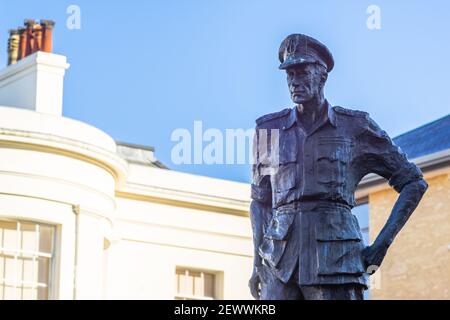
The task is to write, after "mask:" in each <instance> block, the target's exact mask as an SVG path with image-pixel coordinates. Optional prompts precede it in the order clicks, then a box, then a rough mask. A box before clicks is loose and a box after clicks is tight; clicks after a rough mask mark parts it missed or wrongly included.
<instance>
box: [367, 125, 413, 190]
mask: <svg viewBox="0 0 450 320" xmlns="http://www.w3.org/2000/svg"><path fill="white" fill-rule="evenodd" d="M359 140H360V142H361V152H362V153H363V158H364V163H365V166H366V168H365V169H366V171H367V173H376V174H378V175H380V176H382V177H384V178H386V179H387V180H388V181H389V185H390V186H392V187H393V188H394V189H395V190H396V191H397V192H401V190H402V189H403V187H404V186H405V185H407V184H408V183H411V182H414V181H417V180H420V179H422V172H421V170H420V169H419V168H418V167H417V166H416V165H415V164H413V163H411V162H409V161H408V159H407V157H406V154H405V153H404V152H403V151H402V149H401V148H400V147H398V146H397V145H395V143H394V142H393V141H392V140H391V139H390V138H389V136H388V135H387V133H386V132H385V131H384V130H382V129H381V128H380V127H379V126H378V124H377V123H376V122H375V121H374V120H372V119H371V118H370V117H368V123H367V125H366V127H365V130H364V131H363V133H362V134H361V135H360V137H359Z"/></svg>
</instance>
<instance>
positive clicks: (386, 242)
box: [249, 34, 427, 300]
mask: <svg viewBox="0 0 450 320" xmlns="http://www.w3.org/2000/svg"><path fill="white" fill-rule="evenodd" d="M279 59H280V62H281V65H280V69H283V70H285V71H286V75H287V83H288V87H289V91H290V94H291V98H292V101H293V102H294V104H295V106H294V107H293V108H292V109H289V108H288V109H284V110H282V111H279V112H275V113H272V114H267V115H264V116H262V117H260V118H259V119H257V120H256V134H255V142H254V146H255V157H256V161H255V164H254V165H253V183H252V199H253V201H252V204H251V214H250V217H251V222H252V228H253V242H254V248H255V250H254V253H255V259H254V270H253V275H252V277H251V279H250V281H249V286H250V290H251V293H252V295H253V296H254V297H255V298H256V299H264V300H266V299H362V298H363V291H364V289H366V288H367V277H368V275H369V274H371V273H372V272H374V270H376V269H377V268H378V267H379V266H380V265H381V262H382V261H383V259H384V256H385V255H386V252H387V250H388V248H389V246H390V245H391V244H392V242H393V241H394V238H395V236H396V235H397V233H398V232H399V231H400V230H401V229H402V227H403V226H404V224H405V223H406V221H407V220H408V218H409V216H410V215H411V214H412V212H413V211H414V209H415V208H416V206H417V205H418V203H419V201H420V199H421V198H422V195H423V194H424V192H425V191H426V189H427V183H426V182H425V181H424V180H423V176H422V173H421V171H420V169H419V168H418V167H417V166H416V165H414V164H413V163H410V162H409V161H408V160H407V157H406V155H405V154H404V153H403V152H402V150H401V149H400V148H399V147H397V146H396V145H395V144H394V143H393V142H392V140H391V139H390V138H389V136H388V135H387V134H386V132H385V131H383V130H382V129H381V128H380V127H379V126H378V125H377V124H376V123H375V121H373V120H372V119H371V118H370V116H369V115H368V114H367V113H366V112H362V111H356V110H351V109H345V108H342V107H338V106H331V105H330V103H329V102H328V101H327V100H326V99H325V97H324V85H325V82H326V80H327V77H328V73H329V72H330V71H331V70H332V69H333V66H334V60H333V57H332V55H331V53H330V51H329V50H328V49H327V47H326V46H325V45H323V44H322V43H320V42H319V41H317V40H316V39H313V38H311V37H309V36H306V35H302V34H293V35H290V36H288V37H287V38H286V39H285V40H284V41H283V42H282V44H281V46H280V50H279ZM274 135H275V136H276V140H277V143H273V141H274V139H272V138H273V137H274ZM263 138H264V139H263ZM263 140H264V141H263ZM266 141H270V143H266ZM368 173H376V174H378V175H380V176H382V177H384V178H386V179H387V180H388V181H389V184H390V185H391V186H392V187H393V188H394V189H395V190H396V191H397V192H399V193H400V196H399V198H398V200H397V202H396V204H395V206H394V208H393V209H392V213H391V215H390V217H389V219H388V221H387V222H386V225H385V226H384V228H383V229H382V230H381V232H380V234H379V235H378V237H377V238H376V240H375V241H374V243H373V244H372V245H370V246H368V247H365V245H364V243H363V241H362V236H361V232H360V228H359V225H358V221H357V219H356V217H355V216H354V215H353V214H352V213H351V209H352V208H353V207H354V206H355V198H354V192H355V190H356V187H357V185H358V183H359V181H360V180H361V179H362V178H363V177H364V176H365V175H366V174H368Z"/></svg>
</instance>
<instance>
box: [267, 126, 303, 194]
mask: <svg viewBox="0 0 450 320" xmlns="http://www.w3.org/2000/svg"><path fill="white" fill-rule="evenodd" d="M277 152H278V153H277V154H278V157H277V161H275V162H273V163H272V170H273V175H272V181H271V182H272V188H273V190H274V191H275V192H278V193H280V192H281V193H282V192H285V191H288V190H291V189H293V188H295V187H296V186H297V183H298V172H297V155H298V147H297V139H296V135H295V131H294V130H292V129H291V130H289V131H281V133H280V141H279V148H278V151H277Z"/></svg>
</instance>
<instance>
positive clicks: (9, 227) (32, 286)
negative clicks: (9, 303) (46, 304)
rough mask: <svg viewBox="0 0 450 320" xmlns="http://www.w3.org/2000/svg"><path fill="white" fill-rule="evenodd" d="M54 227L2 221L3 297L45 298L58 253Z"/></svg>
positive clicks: (0, 280)
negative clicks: (55, 255)
mask: <svg viewBox="0 0 450 320" xmlns="http://www.w3.org/2000/svg"><path fill="white" fill-rule="evenodd" d="M54 236H55V228H54V227H53V226H49V225H45V224H39V223H32V222H22V221H6V220H0V300H5V299H8V300H9V299H17V300H20V299H25V300H45V299H49V298H50V297H51V293H50V289H51V288H50V284H51V274H52V262H53V252H54Z"/></svg>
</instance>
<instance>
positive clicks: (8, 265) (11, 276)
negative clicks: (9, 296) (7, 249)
mask: <svg viewBox="0 0 450 320" xmlns="http://www.w3.org/2000/svg"><path fill="white" fill-rule="evenodd" d="M16 270H17V269H16V264H15V262H14V257H12V256H5V280H6V281H8V282H10V283H14V282H15V278H16Z"/></svg>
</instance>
